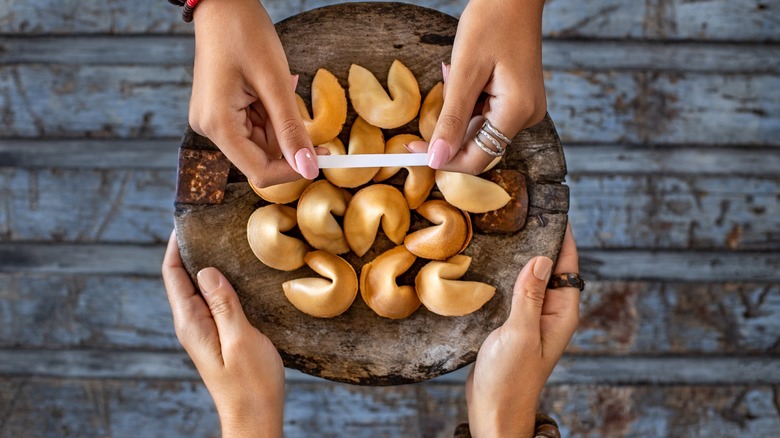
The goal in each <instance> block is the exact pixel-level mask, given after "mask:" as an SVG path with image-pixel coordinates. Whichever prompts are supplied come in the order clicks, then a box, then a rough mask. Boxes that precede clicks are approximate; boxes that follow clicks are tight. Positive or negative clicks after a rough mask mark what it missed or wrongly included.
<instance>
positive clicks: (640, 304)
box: [0, 274, 780, 355]
mask: <svg viewBox="0 0 780 438" xmlns="http://www.w3.org/2000/svg"><path fill="white" fill-rule="evenodd" d="M580 314H581V322H580V326H579V328H578V330H577V333H576V334H575V336H574V339H573V341H572V344H571V345H570V346H569V349H568V351H569V352H570V353H584V354H604V355H613V354H637V355H654V354H660V355H670V354H685V355H692V354H751V355H755V354H763V353H766V354H775V353H777V352H778V351H780V289H778V287H777V286H775V285H771V284H766V283H749V282H743V283H726V284H719V283H706V282H696V283H674V282H662V283H659V282H626V281H589V282H588V285H587V292H586V293H585V294H583V295H582V305H581V311H580ZM38 321H45V323H43V324H41V323H39V322H38ZM17 347H23V348H33V349H53V350H59V349H69V348H86V349H104V350H118V349H125V348H126V349H131V350H142V349H147V350H151V351H153V350H168V349H178V348H179V344H178V341H177V340H176V337H175V334H174V332H173V323H172V316H171V311H170V308H169V306H168V303H167V298H166V295H165V289H164V287H163V284H162V282H161V281H160V279H158V278H139V277H137V276H129V275H125V276H120V275H104V276H93V275H63V274H56V275H51V274H0V348H4V349H9V348H17Z"/></svg>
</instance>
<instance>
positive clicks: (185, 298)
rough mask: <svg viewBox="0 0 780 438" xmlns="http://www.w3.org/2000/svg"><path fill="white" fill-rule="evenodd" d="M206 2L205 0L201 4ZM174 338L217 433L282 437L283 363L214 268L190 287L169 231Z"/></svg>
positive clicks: (167, 270)
mask: <svg viewBox="0 0 780 438" xmlns="http://www.w3.org/2000/svg"><path fill="white" fill-rule="evenodd" d="M205 3H208V2H205ZM162 274H163V280H164V281H165V289H166V290H167V292H168V300H169V302H170V304H171V310H172V311H173V322H174V327H175V329H176V336H177V337H178V338H179V342H181V344H182V346H183V347H184V349H185V350H186V351H187V354H189V355H190V358H192V361H193V363H195V367H196V368H197V369H198V372H199V373H200V375H201V377H202V378H203V382H204V383H205V384H206V388H208V390H209V392H210V393H211V396H212V398H213V399H214V404H215V405H216V407H217V412H218V413H219V419H220V422H221V424H222V436H224V437H230V436H264V437H266V436H267V437H281V436H282V423H283V415H284V365H283V364H282V358H281V357H279V353H278V352H277V351H276V348H274V346H273V344H272V343H271V341H270V340H269V339H268V338H267V337H266V336H265V335H263V334H262V333H260V332H259V331H258V330H257V329H256V328H254V327H253V326H252V325H251V324H250V323H249V321H248V320H247V319H246V316H245V315H244V312H243V310H242V309H241V303H240V302H239V301H238V297H237V296H236V293H235V291H234V290H233V287H232V286H231V285H230V283H229V282H228V281H227V279H226V278H225V277H224V276H223V275H222V274H221V273H220V272H219V271H217V270H216V269H214V268H206V269H203V270H202V271H200V272H199V273H198V284H199V285H200V289H201V291H202V293H203V295H202V296H201V295H200V294H198V293H197V291H196V290H195V286H194V285H193V284H192V282H191V281H190V277H189V275H188V274H187V271H185V270H184V267H183V265H182V261H181V256H180V255H179V247H178V245H177V242H176V236H175V234H171V238H170V240H169V241H168V249H167V251H166V252H165V259H164V260H163V266H162Z"/></svg>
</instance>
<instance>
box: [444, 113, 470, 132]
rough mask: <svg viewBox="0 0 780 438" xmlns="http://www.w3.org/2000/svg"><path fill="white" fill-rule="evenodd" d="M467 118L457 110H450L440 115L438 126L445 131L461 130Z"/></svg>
mask: <svg viewBox="0 0 780 438" xmlns="http://www.w3.org/2000/svg"><path fill="white" fill-rule="evenodd" d="M465 123H466V120H465V118H464V117H463V116H462V115H461V114H458V113H456V112H448V113H446V114H442V115H441V116H439V121H438V123H437V124H438V126H439V128H441V130H442V131H444V132H445V133H455V132H457V131H460V130H461V129H462V128H463V126H464V125H465Z"/></svg>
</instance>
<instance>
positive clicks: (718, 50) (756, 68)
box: [0, 36, 780, 73]
mask: <svg viewBox="0 0 780 438" xmlns="http://www.w3.org/2000/svg"><path fill="white" fill-rule="evenodd" d="M194 45H195V42H194V39H193V37H191V36H62V37H46V36H44V37H12V36H2V37H0V48H2V50H0V64H7V65H10V64H75V65H187V66H189V65H192V62H193V53H194ZM542 63H543V65H544V68H545V69H549V70H591V71H606V70H610V71H611V70H628V71H633V70H638V71H674V72H686V71H687V72H712V73H777V72H778V71H780V44H734V43H699V42H693V43H692V42H645V41H625V40H623V41H615V40H607V41H604V40H544V42H543V47H542Z"/></svg>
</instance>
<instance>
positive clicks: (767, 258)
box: [0, 215, 780, 287]
mask: <svg viewBox="0 0 780 438" xmlns="http://www.w3.org/2000/svg"><path fill="white" fill-rule="evenodd" d="M247 217H248V216H247ZM545 217H546V218H547V219H546V220H549V222H547V225H548V226H555V227H562V224H561V221H560V220H559V218H558V217H557V215H555V216H554V215H545ZM534 220H536V219H534ZM526 226H527V228H526V230H533V229H535V228H536V227H537V226H538V225H537V224H533V225H532V226H531V227H528V225H526ZM214 235H218V234H217V233H215V234H214ZM245 237H246V236H229V235H224V236H222V237H221V239H225V241H219V240H218V241H216V242H215V244H220V245H224V244H226V243H225V242H227V243H230V244H233V245H234V246H235V248H236V249H237V250H240V251H249V249H248V248H244V245H246V242H245V241H244V239H245ZM384 245H389V243H384ZM164 251H165V247H164V246H163V245H143V246H142V245H122V244H69V243H62V244H58V245H50V244H47V243H3V244H0V261H2V264H0V273H13V272H18V273H41V274H44V273H48V274H90V275H138V276H144V277H156V276H157V275H159V272H160V263H161V262H162V256H163V253H164ZM528 251H529V253H534V254H539V253H541V249H539V248H531V249H529V250H528ZM534 251H538V252H534ZM467 254H468V253H467ZM472 254H473V253H472ZM553 256H555V254H553ZM513 258H515V259H517V260H513V261H512V264H513V265H514V266H517V271H519V270H520V269H521V267H522V263H520V261H522V260H523V258H522V256H520V255H517V256H515V257H513ZM258 263H259V261H258ZM202 266H203V267H205V264H204V265H202ZM215 266H216V267H218V268H222V267H224V265H223V264H222V263H215ZM257 268H258V265H254V264H252V268H251V269H257ZM580 270H581V271H582V272H583V273H584V275H587V278H588V279H590V280H599V279H604V280H647V281H683V282H688V281H691V282H699V281H712V282H721V281H722V282H732V281H737V282H738V281H747V282H773V281H778V280H780V254H777V253H776V252H766V251H731V252H713V251H686V252H680V251H676V250H667V251H664V250H652V251H641V250H615V249H611V250H590V249H583V250H580ZM517 271H512V272H511V273H510V272H507V273H501V277H500V278H499V280H498V281H503V282H510V280H511V281H512V282H513V281H514V278H515V277H514V273H516V272H517ZM245 272H248V271H245ZM246 275H248V274H239V275H235V276H231V279H238V280H234V281H235V283H234V284H240V283H239V282H240V281H248V279H247V278H243V280H242V277H245V276H246ZM504 276H506V278H504ZM491 281H496V280H491ZM280 284H281V279H280V282H279V283H278V284H276V286H279V285H280ZM269 287H274V286H273V285H270V286H269Z"/></svg>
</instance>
